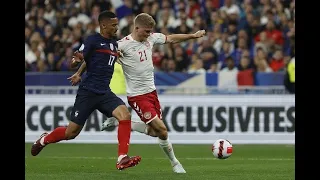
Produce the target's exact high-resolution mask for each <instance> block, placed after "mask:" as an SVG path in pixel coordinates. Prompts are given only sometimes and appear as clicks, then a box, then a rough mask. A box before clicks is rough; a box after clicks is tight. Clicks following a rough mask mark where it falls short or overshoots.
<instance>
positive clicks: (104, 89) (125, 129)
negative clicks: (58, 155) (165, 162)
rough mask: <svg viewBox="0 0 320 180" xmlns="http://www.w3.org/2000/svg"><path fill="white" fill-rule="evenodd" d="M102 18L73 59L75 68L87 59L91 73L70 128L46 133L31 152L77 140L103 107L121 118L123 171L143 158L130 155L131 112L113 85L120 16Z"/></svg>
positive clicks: (119, 166) (119, 163)
mask: <svg viewBox="0 0 320 180" xmlns="http://www.w3.org/2000/svg"><path fill="white" fill-rule="evenodd" d="M98 21H99V25H100V33H97V34H94V35H91V36H89V37H88V38H87V39H86V40H85V42H84V46H83V47H82V48H83V51H82V53H81V52H75V54H74V56H73V59H72V63H71V67H76V66H77V65H78V64H79V63H81V62H83V61H85V62H86V68H87V74H86V77H85V78H84V80H83V81H82V82H81V84H80V85H79V89H78V92H77V96H76V99H75V103H74V106H73V108H72V112H71V121H70V122H69V124H68V126H67V127H58V128H56V129H54V130H53V131H52V132H51V133H47V132H45V133H43V134H42V135H41V136H40V138H39V139H38V140H37V141H36V142H35V143H34V144H33V146H32V148H31V154H32V155H33V156H36V155H38V154H39V153H40V151H41V150H42V149H43V148H44V147H45V146H46V145H48V144H51V143H56V142H59V141H62V140H71V139H74V138H75V137H77V136H78V135H79V133H80V132H81V130H82V128H83V126H84V124H85V122H86V120H87V119H88V117H89V116H90V114H91V113H92V112H93V111H94V110H99V111H100V112H101V113H103V114H105V115H106V116H107V117H115V118H117V120H118V121H119V128H118V161H117V164H116V168H117V169H119V170H122V169H125V168H128V167H132V166H135V165H137V164H138V163H139V162H140V161H141V157H140V156H133V157H129V156H128V155H127V154H128V151H129V143H130V135H131V114H130V112H129V111H128V109H127V107H126V105H125V103H124V102H123V101H122V100H121V99H120V98H119V97H117V96H116V95H115V94H114V93H113V92H112V91H111V90H110V87H109V83H110V80H111V78H112V74H113V71H114V63H115V62H116V59H117V57H118V53H117V48H118V44H117V42H116V39H115V37H116V32H117V30H118V19H117V17H116V15H115V14H114V13H112V12H109V11H104V12H102V13H101V14H100V15H99V18H98Z"/></svg>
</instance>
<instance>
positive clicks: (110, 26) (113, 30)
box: [104, 18, 118, 37]
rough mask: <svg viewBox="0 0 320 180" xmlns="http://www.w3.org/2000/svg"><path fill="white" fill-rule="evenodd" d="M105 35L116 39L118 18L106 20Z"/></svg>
mask: <svg viewBox="0 0 320 180" xmlns="http://www.w3.org/2000/svg"><path fill="white" fill-rule="evenodd" d="M104 29H105V32H106V34H108V35H109V36H111V37H117V31H118V18H111V19H108V20H106V26H105V27H104Z"/></svg>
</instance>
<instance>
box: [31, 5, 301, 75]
mask: <svg viewBox="0 0 320 180" xmlns="http://www.w3.org/2000/svg"><path fill="white" fill-rule="evenodd" d="M104 10H111V11H113V12H115V13H116V14H117V16H118V18H119V31H118V38H119V39H121V38H122V37H124V36H126V35H128V34H130V31H131V28H132V27H133V19H134V17H135V15H136V14H138V13H141V12H145V13H148V14H150V15H152V16H153V17H154V19H155V21H156V22H157V25H156V27H155V30H154V31H155V32H161V33H163V34H171V33H194V32H196V31H198V30H200V29H205V30H206V31H207V35H206V36H205V37H204V38H200V39H196V40H190V41H188V42H183V43H178V44H174V45H168V44H165V45H161V46H160V45H159V46H155V47H154V50H153V51H154V53H153V63H154V66H155V70H156V71H163V72H197V73H203V72H221V71H235V72H238V71H243V70H248V69H252V70H254V71H255V72H278V71H284V69H285V67H286V65H287V64H288V62H289V61H290V60H291V59H294V53H295V1H294V0H122V1H121V0H118V1H112V0H26V1H25V71H26V72H30V71H31V72H48V71H74V70H73V69H70V68H69V63H70V60H71V58H72V55H73V52H74V51H75V50H77V49H78V48H79V47H80V45H81V44H82V42H83V41H84V39H85V38H86V37H87V36H88V35H90V34H93V33H96V32H99V25H98V15H99V13H100V12H101V11H104Z"/></svg>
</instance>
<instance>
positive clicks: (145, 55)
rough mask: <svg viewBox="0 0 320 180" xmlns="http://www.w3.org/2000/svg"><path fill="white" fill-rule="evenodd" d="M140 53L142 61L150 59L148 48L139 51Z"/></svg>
mask: <svg viewBox="0 0 320 180" xmlns="http://www.w3.org/2000/svg"><path fill="white" fill-rule="evenodd" d="M139 55H140V62H142V61H144V60H148V59H147V54H146V50H143V51H139Z"/></svg>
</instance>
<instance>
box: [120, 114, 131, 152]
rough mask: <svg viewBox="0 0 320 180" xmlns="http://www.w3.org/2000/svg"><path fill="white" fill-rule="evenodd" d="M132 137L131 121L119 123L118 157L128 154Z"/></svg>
mask: <svg viewBox="0 0 320 180" xmlns="http://www.w3.org/2000/svg"><path fill="white" fill-rule="evenodd" d="M130 135H131V121H130V120H122V121H119V127H118V156H120V155H126V154H128V151H129V143H130Z"/></svg>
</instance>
